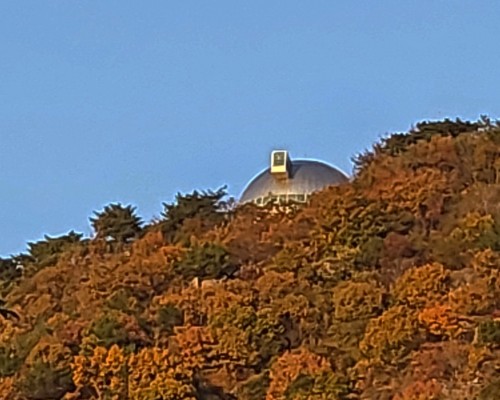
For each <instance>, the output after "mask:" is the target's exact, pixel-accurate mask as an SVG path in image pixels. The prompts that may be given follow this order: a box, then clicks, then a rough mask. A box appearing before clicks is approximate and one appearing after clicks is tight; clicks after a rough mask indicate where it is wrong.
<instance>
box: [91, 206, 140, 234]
mask: <svg viewBox="0 0 500 400" xmlns="http://www.w3.org/2000/svg"><path fill="white" fill-rule="evenodd" d="M94 214H95V217H91V218H90V223H91V225H92V228H93V229H94V231H95V234H96V238H97V239H104V240H107V241H110V242H117V243H126V242H129V241H131V240H132V239H135V238H136V237H137V236H138V235H139V233H140V232H141V225H142V221H141V219H140V218H139V217H138V216H137V215H136V213H135V207H132V206H131V205H128V206H123V205H121V204H120V203H115V204H109V205H107V206H106V207H104V210H103V211H101V212H96V211H94Z"/></svg>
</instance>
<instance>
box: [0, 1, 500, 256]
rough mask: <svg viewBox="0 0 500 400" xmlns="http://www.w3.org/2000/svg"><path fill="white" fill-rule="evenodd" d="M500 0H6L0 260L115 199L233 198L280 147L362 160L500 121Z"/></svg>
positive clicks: (338, 160)
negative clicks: (388, 136) (426, 123)
mask: <svg viewBox="0 0 500 400" xmlns="http://www.w3.org/2000/svg"><path fill="white" fill-rule="evenodd" d="M499 18H500V1H498V0H494V1H493V0H492V1H482V0H469V1H465V0H463V1H460V0H418V1H417V0H415V1H401V0H377V1H373V0H369V1H353V0H325V1H320V0H317V1H292V0H287V1H284V0H283V1H272V0H265V1H261V0H252V1H237V0H227V1H217V0H214V1H196V2H195V1H189V0H183V1H175V2H174V1H166V0H161V1H124V0H106V1H102V0H93V1H92V0H85V1H76V0H74V1H71V0H58V1H55V0H43V1H41V0H31V1H23V0H16V1H2V2H0V74H1V75H0V255H3V256H7V255H9V254H13V253H18V252H20V251H23V250H24V249H25V245H26V242H27V241H34V240H37V239H39V238H41V237H42V235H43V234H49V235H59V234H62V233H65V232H67V231H69V230H70V229H75V230H77V231H80V232H83V233H85V234H87V235H88V234H90V228H89V224H88V217H89V216H90V215H91V214H92V211H93V210H100V209H102V207H103V206H104V205H106V204H108V203H110V202H116V201H120V202H122V203H124V204H129V203H131V204H134V205H136V206H137V208H138V212H139V214H140V215H141V216H143V218H144V219H146V220H149V219H150V218H151V217H152V216H154V215H158V214H159V213H160V212H161V210H162V206H161V203H162V201H167V202H169V201H172V200H173V196H174V195H175V193H176V192H178V191H182V192H187V191H191V190H193V189H207V188H213V189H215V188H218V187H219V186H221V185H223V184H228V186H229V192H230V193H231V194H233V195H234V196H238V195H239V194H240V192H241V190H242V189H243V188H244V186H245V184H246V182H247V181H248V180H249V179H250V178H251V177H252V176H253V175H254V174H255V173H257V172H258V171H259V170H261V169H262V168H264V167H265V166H266V165H267V163H268V156H269V152H270V151H271V150H272V149H274V148H286V149H288V150H289V151H290V152H291V155H292V157H293V156H295V157H314V158H319V159H323V160H325V161H328V162H330V163H332V164H334V165H337V166H339V167H340V168H342V169H343V170H344V171H346V172H348V173H350V172H351V162H350V158H351V157H352V156H353V155H355V154H356V153H358V152H361V151H362V150H363V149H365V148H368V147H370V146H371V144H372V143H373V142H374V141H376V140H377V139H378V138H379V137H380V136H381V135H384V134H385V133H387V132H394V131H406V130H408V128H409V127H410V126H411V125H412V124H414V123H415V122H418V121H421V120H425V119H442V118H444V117H452V118H455V117H462V118H465V119H477V118H478V117H479V115H480V114H488V115H490V116H491V117H492V118H496V117H498V107H499V100H500V90H499V89H500V87H499V86H500V52H499V51H498V46H499V45H498V40H499V37H500V36H499V28H498V26H499V25H498V21H499Z"/></svg>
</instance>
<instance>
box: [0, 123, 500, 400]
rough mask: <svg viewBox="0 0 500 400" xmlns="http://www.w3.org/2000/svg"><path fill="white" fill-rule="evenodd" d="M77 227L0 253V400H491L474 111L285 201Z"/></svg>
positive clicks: (496, 245)
mask: <svg viewBox="0 0 500 400" xmlns="http://www.w3.org/2000/svg"><path fill="white" fill-rule="evenodd" d="M91 223H92V225H93V226H94V228H95V231H96V232H95V235H94V237H92V238H83V236H82V235H80V234H76V233H74V232H70V233H69V234H67V235H64V236H61V237H50V236H46V237H45V239H43V240H41V241H39V242H35V243H30V244H29V247H28V252H27V253H26V254H20V255H16V256H13V257H11V258H9V259H0V288H1V290H2V295H3V297H4V298H5V300H6V303H5V305H3V307H5V308H4V309H3V311H4V313H2V315H4V316H5V318H2V319H1V320H0V398H1V399H6V400H24V399H27V400H49V399H57V400H59V399H66V400H69V399H75V400H76V399H84V400H85V399H88V400H90V399H96V400H113V399H116V400H119V399H120V400H121V399H130V400H174V399H175V400H177V399H186V400H187V399H189V400H203V399H207V400H224V399H243V400H327V399H333V400H335V399H339V400H348V399H349V400H354V399H359V400H362V399H379V400H430V399H435V400H438V399H439V400H441V399H450V400H451V399H453V400H469V399H480V400H488V399H491V400H493V399H499V398H500V380H499V373H500V127H499V126H498V125H497V124H496V123H494V122H491V121H490V120H488V119H487V118H482V119H481V120H479V121H477V122H464V121H459V120H457V121H450V120H445V121H440V122H423V123H420V124H417V126H416V127H415V128H414V129H412V130H411V131H410V132H408V133H405V134H402V133H399V134H394V135H391V136H389V137H387V138H386V139H383V140H382V141H380V142H379V143H378V144H376V145H375V146H374V147H373V149H372V150H371V151H369V152H366V153H364V154H362V155H360V156H358V157H357V158H356V159H355V175H354V177H353V179H352V180H351V182H349V183H348V184H344V185H341V186H337V187H331V188H327V189H325V190H324V191H322V192H319V193H317V194H315V195H314V196H312V199H311V201H310V202H309V203H308V204H307V205H304V206H301V207H294V208H293V209H286V208H277V207H274V208H273V207H272V206H269V207H268V208H259V207H256V206H253V205H248V204H247V205H240V206H236V205H235V204H234V203H233V202H231V201H228V200H225V191H224V189H219V190H217V191H215V192H212V191H207V192H194V193H192V194H188V195H182V194H179V195H178V196H177V198H176V201H175V202H174V203H172V204H164V213H163V214H162V217H161V218H160V219H159V220H155V221H153V222H151V223H149V224H143V223H142V222H141V219H140V218H139V217H138V216H137V215H136V211H135V208H133V207H132V206H126V207H125V206H121V205H120V204H113V205H110V206H108V207H106V208H105V209H104V210H103V211H102V212H98V213H95V216H93V217H92V219H91ZM8 311H13V312H15V313H17V314H18V315H19V319H16V318H11V316H13V315H15V314H9V313H8Z"/></svg>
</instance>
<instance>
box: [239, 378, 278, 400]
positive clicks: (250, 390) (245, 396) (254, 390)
mask: <svg viewBox="0 0 500 400" xmlns="http://www.w3.org/2000/svg"><path fill="white" fill-rule="evenodd" d="M269 382H270V379H269V372H267V371H266V372H263V373H261V374H259V375H255V376H252V377H251V378H250V379H248V380H247V381H245V383H244V384H243V385H241V387H240V388H239V390H238V399H241V400H265V399H266V393H267V388H268V387H269Z"/></svg>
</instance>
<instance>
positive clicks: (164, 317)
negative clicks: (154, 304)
mask: <svg viewBox="0 0 500 400" xmlns="http://www.w3.org/2000/svg"><path fill="white" fill-rule="evenodd" d="M157 321H158V325H160V327H161V328H162V329H163V330H164V331H165V332H167V334H170V335H171V334H172V333H173V331H174V327H176V326H181V325H182V324H183V323H184V316H183V314H182V311H181V310H179V309H178V308H177V307H176V306H175V305H173V304H167V305H165V306H163V307H161V308H160V310H159V311H158V317H157Z"/></svg>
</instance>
